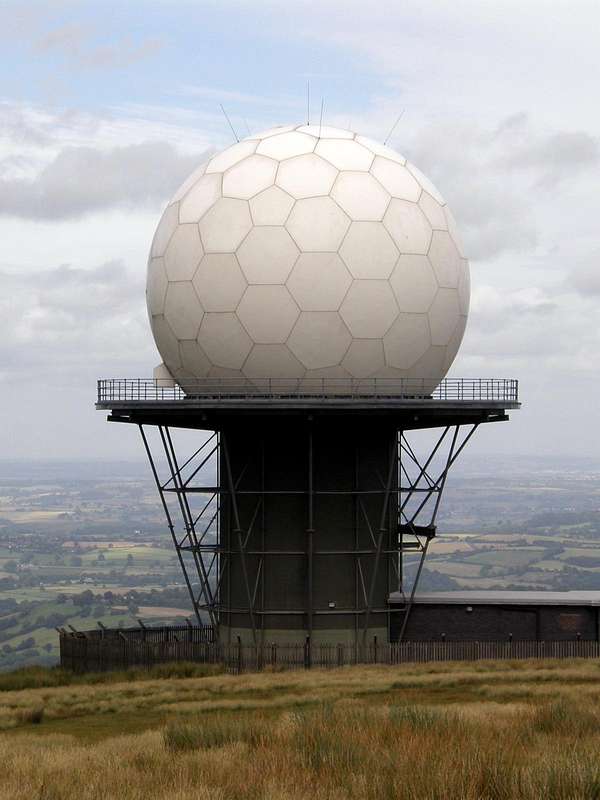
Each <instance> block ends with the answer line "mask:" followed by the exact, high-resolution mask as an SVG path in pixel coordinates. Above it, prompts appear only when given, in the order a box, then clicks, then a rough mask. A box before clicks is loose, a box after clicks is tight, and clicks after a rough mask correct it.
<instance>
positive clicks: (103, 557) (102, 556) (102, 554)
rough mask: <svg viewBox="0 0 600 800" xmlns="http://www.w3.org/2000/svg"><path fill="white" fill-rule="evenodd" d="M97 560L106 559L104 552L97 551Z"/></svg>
mask: <svg viewBox="0 0 600 800" xmlns="http://www.w3.org/2000/svg"><path fill="white" fill-rule="evenodd" d="M98 561H106V556H105V555H104V553H98Z"/></svg>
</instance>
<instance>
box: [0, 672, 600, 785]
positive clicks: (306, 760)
mask: <svg viewBox="0 0 600 800" xmlns="http://www.w3.org/2000/svg"><path fill="white" fill-rule="evenodd" d="M208 669H209V668H204V667H201V666H195V667H194V666H192V665H178V666H174V667H169V666H166V667H162V668H160V669H157V670H155V671H154V672H153V673H150V674H144V673H139V672H138V673H135V672H134V673H128V674H123V673H122V674H119V675H99V676H86V677H77V676H75V677H73V676H71V675H69V674H68V673H63V672H61V671H60V670H54V671H52V670H43V669H33V670H28V671H21V672H19V673H12V674H11V673H8V674H6V675H3V676H0V797H2V799H3V800H17V798H18V799H19V800H20V799H21V798H39V800H42V799H43V800H75V798H77V799H79V798H81V797H85V798H86V800H100V799H101V798H102V800H104V799H105V798H106V799H108V798H119V799H121V798H122V799H123V800H134V799H135V800H138V798H139V800H142V798H143V799H144V800H152V799H153V798H161V800H192V798H193V800H196V799H197V798H201V799H203V798H207V799H208V798H210V799H211V800H213V799H214V800H217V799H218V800H242V799H244V800H246V799H247V798H249V799H250V800H254V799H256V800H258V799H259V798H260V799H261V800H284V799H286V798H292V799H293V800H295V799H296V798H298V799H301V800H325V798H327V800H346V798H352V800H359V798H360V800H363V798H364V799H366V800H379V798H382V800H392V799H393V798H398V800H400V799H403V798H410V799H411V800H412V799H413V798H414V799H415V800H416V798H432V799H434V798H435V800H438V799H439V800H480V798H481V799H486V800H487V799H488V798H489V800H501V799H502V798H517V799H518V800H521V799H522V800H540V799H541V798H543V799H544V800H575V798H598V797H600V758H599V756H600V664H598V663H597V662H593V661H586V662H583V661H570V662H566V661H562V662H551V661H547V662H497V663H494V662H488V663H478V664H472V663H469V664H467V663H462V664H461V663H455V664H446V665H421V666H416V665H415V666H410V667H408V666H403V667H401V668H392V667H383V666H382V667H348V668H344V669H337V670H331V671H329V672H324V671H319V670H314V671H310V672H304V671H302V672H291V673H261V674H245V675H240V676H229V675H223V674H203V673H205V672H206V671H207V670H208ZM213 672H214V669H213Z"/></svg>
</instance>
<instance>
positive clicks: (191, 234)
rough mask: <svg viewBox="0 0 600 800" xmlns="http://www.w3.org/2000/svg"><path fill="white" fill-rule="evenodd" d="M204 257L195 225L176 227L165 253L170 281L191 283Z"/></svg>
mask: <svg viewBox="0 0 600 800" xmlns="http://www.w3.org/2000/svg"><path fill="white" fill-rule="evenodd" d="M203 255H204V250H203V248H202V242H201V241H200V234H199V233H198V226H197V225H178V226H177V229H176V230H175V233H174V234H173V236H171V240H170V242H169V244H168V247H167V249H166V252H165V269H166V272H167V277H168V278H169V280H170V281H191V279H192V278H193V277H194V273H195V272H196V269H197V268H198V264H199V263H200V259H201V258H202V256H203Z"/></svg>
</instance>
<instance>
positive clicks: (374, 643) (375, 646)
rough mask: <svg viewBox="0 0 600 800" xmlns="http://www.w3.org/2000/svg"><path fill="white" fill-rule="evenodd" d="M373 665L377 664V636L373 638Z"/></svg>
mask: <svg viewBox="0 0 600 800" xmlns="http://www.w3.org/2000/svg"><path fill="white" fill-rule="evenodd" d="M373 663H374V664H377V634H375V636H373Z"/></svg>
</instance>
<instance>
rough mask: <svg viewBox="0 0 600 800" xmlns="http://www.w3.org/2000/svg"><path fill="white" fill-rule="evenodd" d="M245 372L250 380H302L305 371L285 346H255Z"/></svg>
mask: <svg viewBox="0 0 600 800" xmlns="http://www.w3.org/2000/svg"><path fill="white" fill-rule="evenodd" d="M243 372H244V375H247V376H248V377H249V378H301V377H302V376H303V375H304V372H305V369H304V366H303V365H302V364H301V363H300V362H299V361H298V359H297V358H296V356H294V355H293V354H292V352H291V351H290V350H289V348H288V347H287V346H286V345H285V344H255V345H254V347H253V348H252V351H251V352H250V355H249V356H248V358H247V359H246V363H245V364H244V369H243Z"/></svg>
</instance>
